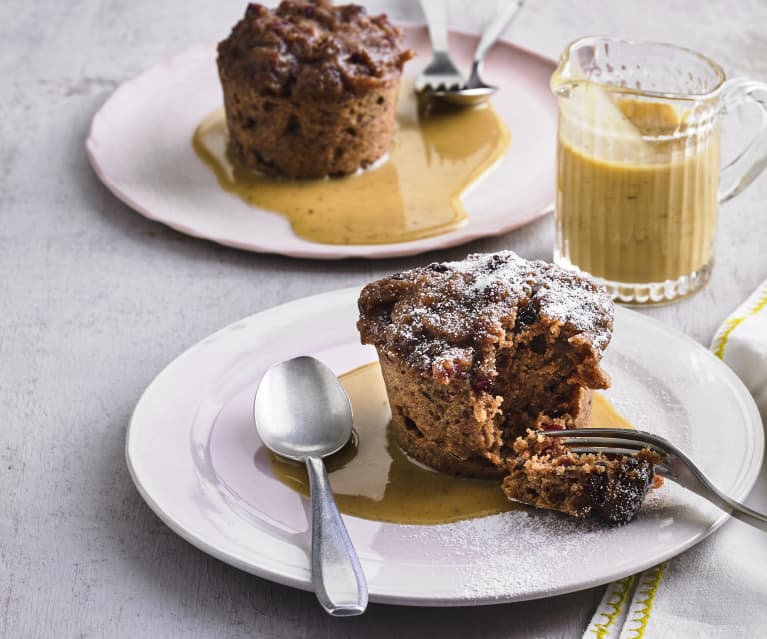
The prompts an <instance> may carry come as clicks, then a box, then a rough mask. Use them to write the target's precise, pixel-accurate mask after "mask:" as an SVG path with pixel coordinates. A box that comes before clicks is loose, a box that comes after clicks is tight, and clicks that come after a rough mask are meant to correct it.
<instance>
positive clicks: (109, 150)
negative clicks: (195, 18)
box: [86, 25, 557, 259]
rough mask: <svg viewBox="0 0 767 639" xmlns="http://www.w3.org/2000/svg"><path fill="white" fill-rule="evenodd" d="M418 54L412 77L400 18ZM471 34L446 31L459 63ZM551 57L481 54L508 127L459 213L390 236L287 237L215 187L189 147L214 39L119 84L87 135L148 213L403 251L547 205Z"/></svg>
mask: <svg viewBox="0 0 767 639" xmlns="http://www.w3.org/2000/svg"><path fill="white" fill-rule="evenodd" d="M404 30H405V34H406V38H407V46H409V47H411V48H413V49H415V50H416V52H417V53H418V56H417V58H416V59H415V60H413V61H411V62H410V63H409V64H408V65H407V67H406V75H408V76H413V77H415V76H416V75H417V74H418V73H419V72H420V70H421V69H422V68H423V66H425V64H426V63H427V62H428V60H429V57H430V48H429V43H428V36H427V32H426V28H425V27H423V26H415V25H406V26H404ZM475 44H476V36H472V35H469V34H465V33H458V32H453V33H452V34H451V40H450V46H451V51H454V52H455V58H456V59H457V60H458V61H459V62H460V64H461V65H462V66H463V67H465V68H468V66H469V60H470V59H471V53H472V51H473V48H474V46H475ZM554 67H555V64H554V62H552V61H550V60H546V59H544V58H541V57H539V56H537V55H535V54H533V53H530V52H528V51H525V50H523V49H520V48H517V47H515V46H513V45H511V44H508V43H499V44H498V45H496V47H495V48H494V49H493V51H492V52H491V54H490V56H489V57H488V60H487V62H486V65H485V73H484V74H483V75H486V76H487V78H486V79H487V81H488V82H491V83H493V84H496V85H498V86H500V87H501V91H499V92H498V93H497V94H496V96H495V97H494V98H493V104H494V106H495V109H496V110H497V111H498V113H499V114H500V115H501V116H502V117H503V119H504V120H505V122H506V123H507V125H508V126H509V129H510V130H511V134H512V143H511V146H510V148H509V150H508V152H507V153H506V155H505V156H504V158H503V159H502V160H501V161H500V162H499V163H498V164H497V165H496V166H495V167H494V168H493V169H492V170H491V171H490V172H489V173H487V174H485V175H484V176H483V177H482V179H481V181H480V182H479V183H477V184H476V185H474V186H475V187H476V188H472V189H470V190H469V192H468V193H467V194H465V196H464V199H463V201H464V205H465V207H466V210H467V211H468V212H469V220H468V223H467V224H465V225H464V226H462V227H461V228H459V229H457V230H455V231H451V232H449V233H445V234H443V235H437V236H434V237H429V238H425V239H421V240H416V241H412V242H402V243H397V244H374V245H331V244H318V243H314V242H309V241H307V240H304V239H302V238H300V237H297V236H296V235H295V234H294V233H293V231H292V230H291V228H290V224H289V222H288V221H287V219H286V218H285V217H283V216H281V215H278V214H275V213H271V212H268V211H264V210H261V209H258V208H255V207H252V206H250V205H248V204H246V203H245V202H243V201H242V200H240V199H239V198H238V197H236V196H235V195H232V194H230V193H227V192H225V191H223V190H222V189H221V188H220V187H219V185H218V182H217V180H216V177H215V176H214V175H213V173H212V171H211V170H210V169H209V168H208V167H207V166H205V165H203V163H202V162H201V161H200V160H199V158H198V157H197V156H196V155H195V153H194V151H193V150H192V146H191V139H192V134H193V132H194V130H195V128H196V127H197V125H198V124H199V123H200V121H201V120H202V119H203V118H204V117H205V116H206V115H208V114H209V113H210V112H211V111H213V110H214V109H216V108H218V107H220V106H221V104H222V94H221V88H220V85H219V80H218V74H217V71H216V64H215V47H214V46H211V45H206V46H199V47H197V48H194V49H190V50H189V51H187V52H185V53H183V54H181V55H179V56H177V57H174V58H172V59H170V60H168V61H166V62H164V63H162V64H160V65H158V66H156V67H154V68H152V69H150V70H148V71H146V72H145V73H142V74H141V75H139V76H138V77H136V78H134V79H133V80H130V81H128V82H126V83H125V84H123V85H122V86H120V87H119V88H118V89H117V90H116V91H115V92H114V94H113V95H112V96H111V97H110V98H109V99H108V100H107V101H106V103H105V104H104V105H103V106H102V107H101V109H100V110H99V111H98V113H96V115H95V116H94V118H93V123H92V125H91V130H90V134H89V136H88V139H87V142H86V148H87V151H88V157H89V158H90V162H91V165H92V166H93V169H94V171H95V172H96V174H97V175H98V177H99V179H100V180H101V181H102V182H103V183H104V184H105V185H106V186H107V187H108V188H109V189H110V190H111V191H112V193H114V194H115V195H116V196H117V197H118V198H119V199H121V200H122V201H123V202H125V203H126V204H127V205H128V206H130V207H131V208H133V209H134V210H136V211H137V212H138V213H140V214H142V215H144V216H145V217H148V218H149V219H152V220H155V221H158V222H162V223H163V224H166V225H168V226H170V227H172V228H174V229H176V230H177V231H180V232H182V233H186V234H187V235H192V236H194V237H200V238H205V239H208V240H212V241H214V242H218V243H220V244H225V245H227V246H233V247H235V248H240V249H245V250H249V251H256V252H263V253H280V254H283V255H290V256H293V257H303V258H316V259H340V258H346V257H368V258H383V257H394V256H401V255H414V254H418V253H423V252H425V251H430V250H434V249H439V248H445V247H448V246H455V245H458V244H463V243H466V242H469V241H471V240H474V239H477V238H480V237H484V236H490V235H498V234H501V233H506V232H508V231H511V230H512V229H515V228H517V227H519V226H522V225H523V224H526V223H528V222H530V221H532V220H534V219H535V218H537V217H540V216H541V215H544V214H545V213H546V212H548V211H550V210H552V208H553V202H554V151H555V139H556V138H555V136H556V113H557V110H556V103H555V99H554V97H553V96H552V94H551V92H550V90H549V77H550V76H551V73H552V71H553V70H554Z"/></svg>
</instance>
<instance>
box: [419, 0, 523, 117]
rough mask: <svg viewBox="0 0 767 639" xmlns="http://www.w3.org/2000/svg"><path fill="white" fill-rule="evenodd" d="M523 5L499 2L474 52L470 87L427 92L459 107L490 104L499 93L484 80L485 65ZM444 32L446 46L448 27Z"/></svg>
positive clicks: (428, 89) (520, 2)
mask: <svg viewBox="0 0 767 639" xmlns="http://www.w3.org/2000/svg"><path fill="white" fill-rule="evenodd" d="M432 1H433V0H432ZM424 2H429V0H422V4H424ZM523 5H524V1H523V0H514V1H511V0H499V2H498V9H497V11H496V14H495V16H494V17H493V19H492V20H491V22H490V24H488V25H487V27H486V28H485V30H484V32H483V33H482V37H481V38H480V39H479V42H478V43H477V48H476V49H475V50H474V60H473V62H472V64H471V76H470V77H469V81H468V82H466V84H464V85H463V86H461V87H454V88H446V89H444V90H434V88H433V87H431V88H430V87H429V86H428V85H427V86H425V89H424V90H425V91H427V92H428V93H429V95H431V96H433V97H435V98H439V99H440V100H444V101H445V102H451V103H452V104H456V105H459V106H474V105H477V104H481V103H483V102H487V100H489V99H490V96H491V95H493V93H495V92H496V91H497V90H498V87H496V86H493V85H491V84H486V83H485V82H483V80H482V78H481V77H480V71H481V70H482V63H483V62H484V61H485V57H486V56H487V54H488V52H489V51H490V49H492V47H493V45H494V44H495V43H496V42H497V41H498V38H500V37H501V34H502V33H503V32H504V30H505V29H506V27H508V26H509V24H511V20H512V19H513V18H514V16H516V15H517V12H518V11H519V10H520V9H521V8H522V6H523ZM429 17H430V16H429V14H428V13H427V19H428V18H429ZM444 30H445V42H447V35H446V32H447V27H446V26H445V27H444ZM429 33H430V34H431V33H432V27H431V24H430V25H429Z"/></svg>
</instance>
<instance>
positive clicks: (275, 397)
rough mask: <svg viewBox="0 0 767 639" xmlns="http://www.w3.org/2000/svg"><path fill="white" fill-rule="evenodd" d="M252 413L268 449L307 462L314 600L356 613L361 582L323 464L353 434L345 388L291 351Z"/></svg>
mask: <svg viewBox="0 0 767 639" xmlns="http://www.w3.org/2000/svg"><path fill="white" fill-rule="evenodd" d="M253 412H254V415H255V418H256V429H257V430H258V434H259V437H261V441H262V442H263V443H264V445H266V447H267V448H269V449H270V450H271V451H273V452H275V453H277V454H278V455H281V456H283V457H287V458H289V459H293V460H296V461H302V462H304V463H305V464H306V471H307V474H308V475H309V486H310V488H311V494H312V549H311V566H312V584H313V585H314V591H315V593H316V595H317V599H318V601H319V602H320V604H321V605H322V607H323V608H324V609H325V611H326V612H328V613H329V614H331V615H334V616H336V617H349V616H353V615H360V614H362V613H363V612H365V608H366V607H367V603H368V590H367V582H366V581H365V575H364V573H363V572H362V567H361V566H360V562H359V559H358V558H357V554H356V553H355V551H354V546H352V542H351V539H349V533H347V532H346V527H345V526H344V522H343V520H342V519H341V515H340V514H339V512H338V507H337V506H336V501H335V498H334V497H333V491H332V490H331V488H330V483H329V482H328V475H327V472H326V471H325V465H324V464H323V463H322V458H323V457H327V456H328V455H332V454H333V453H335V452H337V451H338V450H340V449H341V448H343V447H344V445H345V444H346V442H348V441H349V439H350V437H351V435H352V407H351V403H350V402H349V397H348V395H347V394H346V391H345V390H344V388H343V386H342V385H341V382H339V381H338V378H337V377H336V376H335V375H334V374H333V371H331V370H330V369H329V368H328V367H327V366H325V365H324V364H323V363H322V362H320V361H319V360H317V359H314V358H313V357H296V358H294V359H291V360H288V361H285V362H281V363H279V364H275V365H274V366H272V367H271V368H270V369H269V370H267V371H266V373H265V374H264V376H263V378H262V379H261V382H260V383H259V385H258V390H257V391H256V400H255V404H254V408H253Z"/></svg>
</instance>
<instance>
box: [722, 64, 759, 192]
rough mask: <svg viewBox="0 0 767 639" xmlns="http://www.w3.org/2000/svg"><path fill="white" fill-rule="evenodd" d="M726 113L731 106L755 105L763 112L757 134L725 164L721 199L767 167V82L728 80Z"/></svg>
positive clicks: (724, 100)
mask: <svg viewBox="0 0 767 639" xmlns="http://www.w3.org/2000/svg"><path fill="white" fill-rule="evenodd" d="M722 96H723V98H722V99H723V105H724V111H725V113H726V112H727V111H728V110H729V109H730V108H732V107H735V106H739V105H741V104H746V103H754V104H756V105H757V106H758V107H759V108H760V109H761V112H762V126H761V129H760V130H759V132H758V133H757V135H756V137H755V138H754V139H753V140H752V141H751V142H750V143H749V144H748V146H746V148H745V149H743V151H741V152H740V153H739V154H738V155H737V156H736V157H735V159H734V160H732V162H730V163H729V164H727V165H726V166H724V167H722V173H721V177H720V186H719V201H720V202H727V201H728V200H731V199H732V198H734V197H735V196H736V195H738V194H739V193H740V192H741V191H742V190H743V189H745V188H746V187H747V186H748V185H749V184H751V182H753V181H754V179H755V178H756V177H757V176H758V175H759V174H760V173H761V172H762V171H763V170H764V169H765V168H767V84H765V83H764V82H758V81H756V80H747V79H745V78H734V79H732V80H728V81H727V82H726V83H725V85H724V87H723V90H722Z"/></svg>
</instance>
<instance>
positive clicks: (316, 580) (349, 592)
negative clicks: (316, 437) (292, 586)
mask: <svg viewBox="0 0 767 639" xmlns="http://www.w3.org/2000/svg"><path fill="white" fill-rule="evenodd" d="M306 470H307V472H308V474H309V485H310V486H311V492H312V582H313V584H314V592H315V593H316V595H317V599H318V600H319V602H320V604H322V607H323V608H324V609H325V611H326V612H328V613H330V614H331V615H334V616H337V617H349V616H352V615H361V614H362V613H363V612H365V608H367V605H368V586H367V582H366V581H365V574H364V573H363V572H362V567H361V566H360V562H359V559H357V553H356V552H354V547H353V546H352V542H351V539H349V533H347V532H346V527H345V526H344V522H343V520H342V519H341V514H340V513H339V512H338V507H337V506H336V500H335V498H334V497H333V491H332V490H331V488H330V483H329V482H328V475H327V473H326V472H325V464H324V463H323V462H322V459H320V458H319V457H307V458H306Z"/></svg>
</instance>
